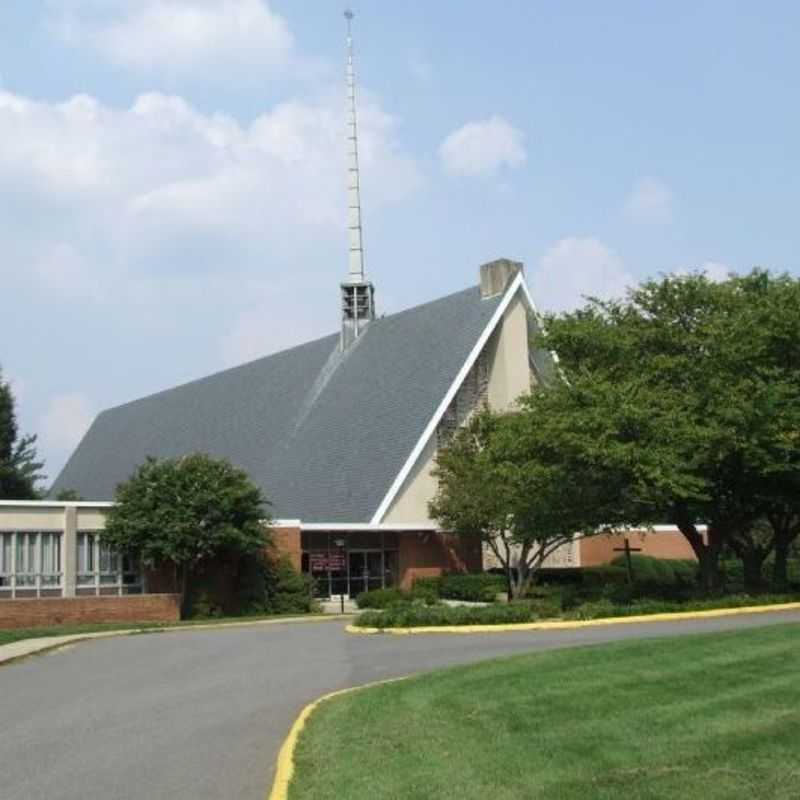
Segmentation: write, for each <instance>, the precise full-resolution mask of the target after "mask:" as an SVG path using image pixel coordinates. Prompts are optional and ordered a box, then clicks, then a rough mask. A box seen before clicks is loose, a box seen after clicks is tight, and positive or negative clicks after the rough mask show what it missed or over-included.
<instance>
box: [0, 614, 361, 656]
mask: <svg viewBox="0 0 800 800" xmlns="http://www.w3.org/2000/svg"><path fill="white" fill-rule="evenodd" d="M345 617H347V618H352V617H353V615H352V614H344V615H342V614H339V615H337V616H333V615H321V614H320V615H317V616H308V617H279V618H275V619H261V620H252V621H250V622H248V621H247V620H242V621H239V622H209V623H203V624H201V625H170V626H164V627H152V628H121V629H120V630H115V631H95V632H94V633H72V634H65V635H63V636H41V637H34V638H31V639H19V640H18V641H16V642H10V643H9V644H4V645H0V667H2V666H5V665H6V664H11V663H13V662H15V661H20V660H21V659H23V658H28V657H29V656H33V655H38V654H40V653H47V652H49V651H51V650H58V649H59V648H61V647H65V646H66V645H69V644H77V643H78V642H85V641H90V640H92V639H110V638H111V637H113V636H134V635H139V634H145V633H172V632H173V631H204V630H209V629H216V628H244V627H259V626H262V625H281V624H285V623H289V622H291V623H296V622H301V623H311V622H336V621H337V620H339V621H341V620H342V619H344V618H345Z"/></svg>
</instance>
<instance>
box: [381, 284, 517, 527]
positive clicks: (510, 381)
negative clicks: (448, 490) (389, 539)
mask: <svg viewBox="0 0 800 800" xmlns="http://www.w3.org/2000/svg"><path fill="white" fill-rule="evenodd" d="M481 358H482V359H485V364H486V369H487V372H488V386H487V388H486V393H485V399H486V401H487V402H488V404H489V406H490V408H493V409H496V410H502V409H507V408H510V407H511V406H512V405H513V404H514V402H515V401H516V400H517V398H519V396H520V395H522V394H524V393H526V392H528V391H530V389H531V372H530V362H529V358H528V316H527V309H526V306H525V302H524V301H523V299H522V292H521V291H518V292H517V295H516V297H515V298H514V299H513V300H512V301H511V303H510V304H509V306H508V308H507V309H506V312H505V314H504V315H503V318H502V319H501V320H500V322H499V323H498V326H497V329H496V330H495V331H494V333H493V334H492V335H491V336H490V337H489V340H488V341H487V343H486V346H485V347H484V350H483V352H482V354H481ZM481 358H479V361H480V360H481ZM456 402H458V397H457V398H456ZM436 448H437V435H436V434H435V433H434V434H433V436H431V438H430V439H429V440H428V442H427V443H426V445H425V448H424V449H423V451H422V453H421V454H420V456H419V458H418V459H417V463H416V464H415V465H414V467H413V468H412V470H411V472H410V473H409V475H408V478H406V481H405V483H404V484H403V486H402V488H401V489H400V491H399V492H398V494H397V497H396V498H395V500H394V502H393V503H392V505H391V506H390V507H389V510H388V511H387V513H386V516H385V517H384V519H383V522H386V523H390V524H400V523H402V524H417V523H430V522H431V521H432V520H431V519H430V516H429V514H428V501H429V500H431V499H432V498H433V496H434V494H435V493H436V479H435V478H434V477H433V475H432V474H431V473H432V469H433V460H434V456H435V455H436Z"/></svg>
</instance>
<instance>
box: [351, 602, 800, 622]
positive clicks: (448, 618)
mask: <svg viewBox="0 0 800 800" xmlns="http://www.w3.org/2000/svg"><path fill="white" fill-rule="evenodd" d="M794 602H800V595H797V594H780V595H779V594H772V595H756V596H750V595H744V594H743V595H733V596H731V597H722V598H715V599H710V600H697V601H692V602H688V603H675V602H668V601H663V600H642V601H638V602H634V603H630V604H628V605H620V604H615V603H613V602H612V601H611V600H608V599H603V600H599V601H595V602H591V603H583V604H582V605H580V606H578V607H577V608H575V609H572V610H571V611H568V612H565V613H564V614H562V615H561V619H565V620H592V619H602V618H604V617H630V616H636V615H640V614H641V615H646V614H663V613H675V612H681V611H708V610H712V609H716V608H741V607H744V606H765V605H775V604H778V603H794ZM542 616H543V615H542V614H541V613H540V610H539V609H538V608H537V606H536V603H527V602H521V603H508V604H503V605H492V606H456V607H451V606H425V605H422V604H421V603H406V604H404V605H397V606H392V607H391V608H389V609H387V610H386V611H365V612H364V613H363V614H360V615H359V616H358V618H357V619H356V621H355V625H357V626H358V627H362V628H378V629H383V628H429V627H433V626H440V625H455V626H458V625H509V624H517V623H525V622H536V621H537V620H539V619H541V618H542Z"/></svg>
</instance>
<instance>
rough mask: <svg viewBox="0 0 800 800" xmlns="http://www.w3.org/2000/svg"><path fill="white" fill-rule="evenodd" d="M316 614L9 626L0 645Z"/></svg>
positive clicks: (1, 638)
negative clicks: (28, 640)
mask: <svg viewBox="0 0 800 800" xmlns="http://www.w3.org/2000/svg"><path fill="white" fill-rule="evenodd" d="M304 616H318V615H313V614H309V615H306V614H267V615H262V616H252V617H214V618H212V619H188V620H187V619H184V620H181V621H180V622H108V623H98V624H96V625H52V626H49V627H46V628H11V629H8V630H0V645H4V644H10V643H11V642H19V641H21V640H22V639H40V638H42V637H43V636H70V635H72V634H79V633H98V632H99V631H123V630H132V629H136V630H143V631H159V630H167V629H169V628H177V627H181V628H182V627H184V626H186V625H216V624H220V625H223V624H226V623H234V622H240V623H241V622H258V621H259V620H263V619H282V618H286V619H295V618H296V617H304Z"/></svg>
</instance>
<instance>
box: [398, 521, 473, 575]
mask: <svg viewBox="0 0 800 800" xmlns="http://www.w3.org/2000/svg"><path fill="white" fill-rule="evenodd" d="M399 545H400V546H399V554H398V555H399V560H400V565H399V569H400V587H401V588H402V589H410V588H411V586H412V585H413V583H414V580H415V579H416V578H438V577H439V576H440V575H442V574H444V573H445V572H480V571H481V568H482V558H481V543H480V540H479V539H478V538H477V537H475V538H474V539H473V538H468V537H463V536H455V535H454V534H448V533H436V532H434V531H427V532H420V533H402V534H400V541H399Z"/></svg>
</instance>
